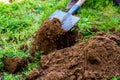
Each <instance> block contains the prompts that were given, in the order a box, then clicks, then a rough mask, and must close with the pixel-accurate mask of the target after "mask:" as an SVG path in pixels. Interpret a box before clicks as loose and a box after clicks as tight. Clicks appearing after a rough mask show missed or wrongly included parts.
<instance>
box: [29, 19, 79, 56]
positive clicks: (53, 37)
mask: <svg viewBox="0 0 120 80" xmlns="http://www.w3.org/2000/svg"><path fill="white" fill-rule="evenodd" d="M60 26H61V23H60V21H59V20H58V19H56V18H54V19H53V20H46V21H44V22H43V24H42V25H41V26H40V28H39V29H38V31H37V32H36V33H35V36H34V40H33V42H32V48H31V50H30V54H31V55H34V53H35V51H40V50H42V51H44V54H48V53H50V52H52V51H55V50H59V49H62V48H65V47H69V46H71V45H73V44H75V43H76V41H77V38H78V33H77V32H71V31H65V30H64V29H62V28H61V27H60Z"/></svg>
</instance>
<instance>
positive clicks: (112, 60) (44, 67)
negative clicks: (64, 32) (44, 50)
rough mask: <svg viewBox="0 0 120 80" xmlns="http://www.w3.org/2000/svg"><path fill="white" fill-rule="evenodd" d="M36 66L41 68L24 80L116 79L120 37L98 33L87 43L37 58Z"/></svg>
mask: <svg viewBox="0 0 120 80" xmlns="http://www.w3.org/2000/svg"><path fill="white" fill-rule="evenodd" d="M117 34H120V33H117ZM40 65H41V68H39V69H35V70H33V71H32V72H31V73H29V75H28V77H27V80H35V79H37V80H85V79H90V80H91V79H94V80H99V79H107V80H108V79H110V77H111V76H118V77H119V76H120V67H119V66H120V35H119V36H117V35H116V34H105V33H99V34H97V35H96V36H94V37H92V38H90V39H89V40H88V41H85V42H81V43H77V44H75V45H74V46H72V47H68V48H65V49H61V50H58V51H55V52H52V53H50V54H49V55H43V56H41V60H40ZM33 74H34V75H33Z"/></svg>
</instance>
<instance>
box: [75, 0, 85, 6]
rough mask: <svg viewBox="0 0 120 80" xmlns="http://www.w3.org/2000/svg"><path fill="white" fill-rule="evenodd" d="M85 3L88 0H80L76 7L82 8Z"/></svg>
mask: <svg viewBox="0 0 120 80" xmlns="http://www.w3.org/2000/svg"><path fill="white" fill-rule="evenodd" d="M85 1H86V0H79V1H78V2H77V3H76V5H79V6H82V5H83V3H84V2H85Z"/></svg>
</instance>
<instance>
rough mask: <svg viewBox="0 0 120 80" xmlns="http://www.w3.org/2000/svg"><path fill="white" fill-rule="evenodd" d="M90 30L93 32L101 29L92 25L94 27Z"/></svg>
mask: <svg viewBox="0 0 120 80" xmlns="http://www.w3.org/2000/svg"><path fill="white" fill-rule="evenodd" d="M90 31H91V32H98V31H99V30H98V29H97V27H92V28H91V29H90Z"/></svg>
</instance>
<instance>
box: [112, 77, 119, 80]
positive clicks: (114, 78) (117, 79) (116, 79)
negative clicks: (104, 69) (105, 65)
mask: <svg viewBox="0 0 120 80" xmlns="http://www.w3.org/2000/svg"><path fill="white" fill-rule="evenodd" d="M111 80H120V78H118V77H112V78H111Z"/></svg>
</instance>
